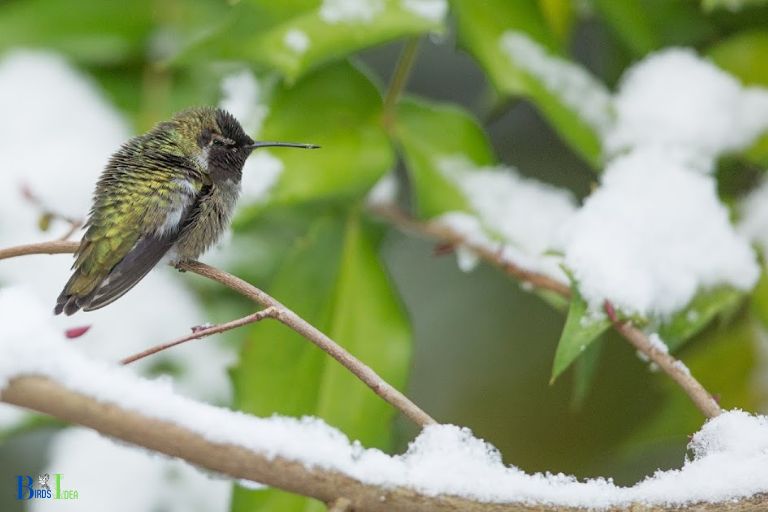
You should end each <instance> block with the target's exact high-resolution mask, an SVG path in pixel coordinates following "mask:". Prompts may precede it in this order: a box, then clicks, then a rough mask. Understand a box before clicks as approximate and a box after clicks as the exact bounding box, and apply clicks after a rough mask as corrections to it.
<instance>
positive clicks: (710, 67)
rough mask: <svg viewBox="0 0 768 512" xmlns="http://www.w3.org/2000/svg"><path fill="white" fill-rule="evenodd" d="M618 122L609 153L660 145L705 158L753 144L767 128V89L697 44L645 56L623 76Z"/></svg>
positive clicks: (708, 164)
mask: <svg viewBox="0 0 768 512" xmlns="http://www.w3.org/2000/svg"><path fill="white" fill-rule="evenodd" d="M615 108H616V119H617V120H616V125H615V126H614V127H613V129H611V130H610V132H609V133H607V134H606V138H605V147H606V151H607V152H608V153H609V154H620V153H621V152H623V151H626V150H627V149H629V148H633V147H641V146H661V147H664V148H670V150H684V151H688V152H690V153H691V154H692V155H694V156H696V157H698V158H701V159H702V162H703V163H702V165H701V167H702V168H703V170H705V171H707V170H710V169H712V168H713V167H714V166H713V165H712V162H713V161H714V158H715V157H717V156H719V155H721V154H723V153H726V152H732V151H737V150H742V149H746V148H748V147H749V146H750V145H751V144H753V143H754V141H755V140H756V139H757V137H758V136H760V135H761V134H762V133H764V132H765V131H766V130H768V89H763V88H758V87H750V88H745V87H743V86H742V85H741V84H740V83H739V81H738V80H737V79H736V78H734V77H733V76H732V75H729V74H728V73H726V72H724V71H722V70H720V69H718V68H717V67H716V66H715V65H714V64H713V63H712V62H710V61H708V60H706V59H703V58H701V57H699V56H698V55H696V53H695V52H693V51H692V50H687V49H670V50H663V51H660V52H658V53H655V54H652V55H650V56H648V57H646V58H645V59H644V60H642V61H641V62H639V63H637V64H635V65H634V66H632V67H631V68H630V69H629V70H628V71H627V72H626V73H625V74H624V76H623V77H622V80H621V85H620V87H619V90H618V92H617V94H616V98H615Z"/></svg>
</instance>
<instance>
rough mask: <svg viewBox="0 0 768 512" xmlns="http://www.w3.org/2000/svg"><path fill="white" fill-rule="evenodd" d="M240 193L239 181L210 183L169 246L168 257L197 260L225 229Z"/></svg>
mask: <svg viewBox="0 0 768 512" xmlns="http://www.w3.org/2000/svg"><path fill="white" fill-rule="evenodd" d="M239 195H240V182H239V181H235V180H222V181H217V182H214V183H213V184H212V185H210V186H209V187H207V189H204V190H203V191H202V192H201V196H200V198H199V200H198V201H197V204H196V205H195V207H194V210H193V211H192V212H191V214H190V220H189V222H188V224H187V226H186V227H185V228H184V229H183V231H182V232H181V234H180V235H179V238H178V240H177V241H176V243H175V244H174V246H173V249H172V250H173V253H174V254H173V255H172V260H175V261H184V260H191V259H197V258H198V257H199V256H200V255H201V254H203V253H204V252H205V251H206V250H208V249H209V248H210V247H211V246H212V245H213V244H215V243H216V242H217V241H218V240H219V238H221V235H223V234H224V232H225V231H226V230H227V228H228V226H229V223H230V220H231V219H232V212H233V211H234V209H235V204H236V203H237V199H238V197H239Z"/></svg>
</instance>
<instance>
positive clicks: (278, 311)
mask: <svg viewBox="0 0 768 512" xmlns="http://www.w3.org/2000/svg"><path fill="white" fill-rule="evenodd" d="M79 245H80V244H79V243H78V242H66V241H61V240H56V241H51V242H42V243H37V244H29V245H21V246H17V247H10V248H7V249H0V260H3V259H7V258H13V257H17V256H26V255H32V254H64V253H72V252H75V250H77V248H78V247H79ZM176 268H178V269H179V270H187V271H189V272H192V273H195V274H198V275H200V276H202V277H205V278H208V279H211V280H212V281H216V282H218V283H221V284H223V285H224V286H226V287H228V288H230V289H232V290H234V291H235V292H237V293H239V294H240V295H243V296H244V297H246V298H248V299H250V300H252V301H254V302H256V303H258V304H260V305H261V306H263V307H265V308H273V309H274V310H275V312H274V313H273V315H274V318H275V319H276V320H279V321H280V322H281V323H283V324H284V325H286V326H287V327H289V328H291V329H293V330H294V331H296V332H297V333H299V334H301V335H302V336H303V337H304V338H306V339H307V340H309V341H311V342H312V343H314V344H315V345H317V346H318V347H320V349H322V350H323V351H324V352H326V353H327V354H328V355H330V356H331V357H333V358H334V359H335V360H336V361H338V362H339V363H341V365H342V366H344V367H345V368H346V369H347V370H349V371H350V372H351V373H352V374H353V375H355V376H356V377H357V378H358V379H360V380H361V381H363V382H364V383H365V384H366V385H367V386H368V387H369V388H371V389H372V390H373V392H374V393H376V394H377V395H379V396H380V397H381V398H382V399H384V400H385V401H386V402H388V403H389V404H390V405H392V406H393V407H395V408H396V409H398V410H399V411H400V412H402V413H403V414H404V415H405V416H407V417H408V418H409V419H410V420H412V421H413V422H414V423H416V424H417V425H419V426H421V427H423V426H426V425H433V424H436V423H437V422H436V421H435V420H434V419H433V418H432V417H431V416H429V415H428V414H427V413H426V412H424V411H422V410H421V409H420V408H419V407H418V406H417V405H416V404H414V403H413V402H412V401H411V400H410V399H409V398H408V397H406V396H405V395H404V394H403V393H401V392H400V391H398V390H397V389H395V388H394V387H393V386H392V385H390V384H389V383H388V382H386V381H385V380H384V379H382V378H381V377H380V376H379V375H378V374H377V373H376V372H375V371H373V370H372V369H371V368H370V367H369V366H368V365H366V364H365V363H363V362H362V361H360V360H359V359H357V358H356V357H355V356H353V355H352V354H350V353H349V352H347V351H346V350H345V349H344V348H343V347H341V346H340V345H339V344H337V343H336V342H335V341H333V340H332V339H331V338H329V337H328V336H326V335H325V334H323V333H322V332H321V331H320V330H319V329H317V328H316V327H314V326H313V325H311V324H310V323H309V322H307V321H306V320H304V319H303V318H301V317H300V316H299V315H297V314H296V313H294V312H293V311H291V310H290V309H288V308H287V307H285V306H284V305H283V304H281V303H280V302H279V301H277V300H276V299H274V298H273V297H272V296H270V295H269V294H267V293H265V292H264V291H262V290H260V289H259V288H256V287H255V286H253V285H251V284H249V283H247V282H245V281H243V280H242V279H240V278H238V277H236V276H233V275H232V274H229V273H227V272H224V271H223V270H219V269H217V268H214V267H211V266H209V265H206V264H205V263H200V262H198V261H190V262H185V263H181V264H178V265H176Z"/></svg>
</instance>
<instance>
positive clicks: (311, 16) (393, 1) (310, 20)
mask: <svg viewBox="0 0 768 512" xmlns="http://www.w3.org/2000/svg"><path fill="white" fill-rule="evenodd" d="M329 4H330V5H329ZM332 4H333V3H332V2H325V3H321V2H319V1H305V0H301V1H293V2H275V1H273V0H251V1H248V2H241V4H239V5H237V6H236V7H235V9H234V12H232V13H231V15H230V18H229V21H228V22H227V23H225V24H223V25H222V26H221V27H220V28H219V29H218V30H216V31H215V32H214V33H213V34H212V35H211V36H210V37H209V38H206V39H204V40H202V41H198V42H197V43H196V44H195V46H194V47H193V48H191V49H189V50H188V51H187V55H185V56H184V58H188V57H189V55H190V54H191V55H193V56H194V55H197V54H198V53H199V52H204V53H207V54H208V55H209V56H210V57H214V58H217V59H222V58H223V59H232V58H235V59H242V58H245V59H248V60H249V61H250V62H252V63H254V64H257V65H260V66H264V67H267V68H269V69H275V70H278V71H280V72H281V73H282V74H283V76H285V77H286V79H287V80H288V81H289V82H292V81H295V80H296V79H298V78H299V77H300V76H302V75H303V74H305V73H307V72H308V71H309V70H311V69H315V68H317V67H318V66H319V65H321V64H323V63H326V62H328V61H331V60H334V59H339V58H343V57H346V56H349V55H351V54H352V53H355V52H357V51H359V50H362V49H364V48H368V47H371V46H375V45H378V44H382V43H385V42H388V41H394V40H396V39H399V38H402V37H407V36H415V35H420V34H424V33H427V32H439V31H442V30H443V18H444V16H442V15H441V14H443V13H441V12H440V9H439V5H440V4H439V3H438V4H437V7H438V8H437V9H427V12H426V13H420V12H419V10H418V9H409V5H412V4H411V3H409V2H403V1H401V0H380V1H376V2H370V5H365V4H360V5H358V6H356V5H355V3H354V2H352V3H350V2H346V5H345V6H340V7H336V8H334V7H333V5H332ZM345 13H346V14H345Z"/></svg>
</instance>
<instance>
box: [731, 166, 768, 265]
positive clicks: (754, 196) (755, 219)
mask: <svg viewBox="0 0 768 512" xmlns="http://www.w3.org/2000/svg"><path fill="white" fill-rule="evenodd" d="M739 213H740V219H739V223H738V229H739V232H740V233H741V234H742V235H744V236H745V237H747V238H748V239H750V240H752V241H753V242H755V243H757V244H758V245H759V246H760V248H761V250H762V251H763V253H764V254H768V180H763V182H762V183H761V184H760V185H759V186H758V187H757V188H755V189H754V190H752V191H751V192H750V193H749V194H748V195H747V196H746V197H745V198H744V199H743V200H742V201H741V204H740V205H739Z"/></svg>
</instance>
